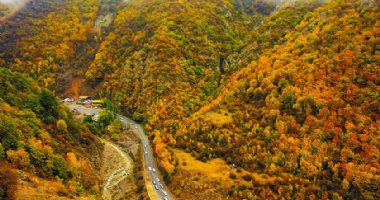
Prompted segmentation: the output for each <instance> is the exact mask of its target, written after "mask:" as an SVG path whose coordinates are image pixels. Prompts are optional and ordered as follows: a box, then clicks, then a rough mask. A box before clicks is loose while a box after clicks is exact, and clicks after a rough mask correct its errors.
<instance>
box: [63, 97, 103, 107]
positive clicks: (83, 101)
mask: <svg viewBox="0 0 380 200" xmlns="http://www.w3.org/2000/svg"><path fill="white" fill-rule="evenodd" d="M62 102H68V103H73V102H75V103H76V104H80V105H87V106H92V107H98V108H100V107H103V106H104V100H102V99H96V100H93V99H92V98H91V97H90V96H79V97H78V98H77V99H74V98H69V97H68V98H65V99H63V100H62Z"/></svg>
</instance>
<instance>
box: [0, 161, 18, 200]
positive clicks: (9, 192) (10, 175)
mask: <svg viewBox="0 0 380 200" xmlns="http://www.w3.org/2000/svg"><path fill="white" fill-rule="evenodd" d="M17 179H18V178H17V174H16V173H14V172H13V171H12V169H11V168H10V167H9V166H8V164H7V163H0V199H9V200H13V199H15V191H16V189H17V188H16V187H17Z"/></svg>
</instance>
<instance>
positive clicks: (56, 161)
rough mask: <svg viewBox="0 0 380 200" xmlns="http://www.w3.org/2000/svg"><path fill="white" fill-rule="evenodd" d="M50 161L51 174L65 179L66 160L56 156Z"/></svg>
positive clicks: (66, 173)
mask: <svg viewBox="0 0 380 200" xmlns="http://www.w3.org/2000/svg"><path fill="white" fill-rule="evenodd" d="M52 161H53V174H54V175H56V176H59V177H60V178H62V179H66V178H67V175H68V172H67V163H66V160H65V159H64V158H63V157H62V156H60V155H58V156H53V158H52Z"/></svg>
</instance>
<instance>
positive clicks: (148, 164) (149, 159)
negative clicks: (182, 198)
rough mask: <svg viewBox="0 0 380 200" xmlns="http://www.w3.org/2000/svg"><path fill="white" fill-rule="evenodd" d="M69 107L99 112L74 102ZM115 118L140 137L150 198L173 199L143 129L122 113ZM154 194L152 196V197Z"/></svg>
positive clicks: (94, 112) (94, 113) (81, 110)
mask: <svg viewBox="0 0 380 200" xmlns="http://www.w3.org/2000/svg"><path fill="white" fill-rule="evenodd" d="M68 106H69V108H71V109H77V110H78V111H79V112H80V113H84V114H87V115H97V114H99V112H100V111H102V110H101V109H94V108H88V107H84V106H81V105H76V104H68ZM117 118H118V119H119V120H120V121H122V122H123V123H124V125H126V126H127V127H130V128H131V130H133V131H134V132H135V133H136V134H137V136H138V137H139V138H140V140H141V143H142V147H143V154H144V161H145V164H144V170H145V172H147V173H145V174H148V175H149V179H150V181H148V180H149V179H147V178H146V179H145V180H146V181H145V184H146V187H147V190H148V193H149V196H150V198H151V199H162V200H171V199H174V198H173V197H172V195H171V193H170V192H168V191H169V190H168V189H167V186H166V185H165V183H164V182H163V180H162V179H161V178H160V177H161V176H160V173H159V171H158V170H157V167H156V163H155V162H154V156H153V151H152V148H151V146H150V144H149V140H148V137H147V136H146V135H145V133H144V129H143V128H142V127H141V126H140V125H139V124H138V123H136V122H135V121H133V120H131V119H128V118H126V117H124V116H122V115H117ZM148 184H149V186H148ZM152 188H153V189H152ZM152 192H154V193H155V195H152V194H151V193H152ZM153 196H154V197H153Z"/></svg>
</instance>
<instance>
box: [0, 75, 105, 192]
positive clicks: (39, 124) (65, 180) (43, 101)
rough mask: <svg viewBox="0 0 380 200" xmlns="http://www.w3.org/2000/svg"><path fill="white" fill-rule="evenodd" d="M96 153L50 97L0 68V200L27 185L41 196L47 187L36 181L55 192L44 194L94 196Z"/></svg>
mask: <svg viewBox="0 0 380 200" xmlns="http://www.w3.org/2000/svg"><path fill="white" fill-rule="evenodd" d="M97 148H101V144H100V143H99V142H97V141H96V139H95V138H94V137H93V136H91V135H90V133H89V132H88V130H86V129H82V128H81V127H80V126H79V124H78V123H77V122H76V121H75V120H74V119H73V117H72V115H71V113H70V111H69V110H68V109H66V108H65V107H64V106H63V105H62V104H60V103H59V102H58V100H57V99H56V98H55V97H54V96H53V94H52V93H51V92H49V91H48V90H46V89H43V88H40V87H39V86H38V85H37V83H36V82H35V81H33V80H32V79H31V78H28V77H26V76H25V75H22V74H19V73H16V72H11V71H10V70H8V69H5V68H0V176H1V177H2V178H1V179H0V186H1V187H0V198H1V199H2V198H5V199H13V197H14V195H16V196H17V193H18V192H25V191H17V189H18V188H21V187H22V188H24V187H27V185H34V186H33V187H34V188H40V190H41V192H42V189H41V188H46V187H48V186H46V185H40V182H39V180H41V181H44V182H45V181H47V182H49V184H51V186H54V187H55V189H56V190H57V191H58V192H57V193H58V194H56V193H51V194H50V195H57V196H58V195H61V196H66V197H68V198H70V197H74V196H77V195H78V196H79V195H85V196H88V195H99V181H100V180H99V178H97V174H95V172H94V168H95V167H96V165H95V163H96V162H97V159H99V156H100V155H98V153H97V152H98V151H97V150H96V149H97ZM90 154H91V156H90ZM16 172H17V173H16ZM35 176H37V177H38V178H36V177H35ZM17 182H18V183H17ZM9 184H12V185H9ZM15 193H16V194H15ZM27 196H29V197H30V198H31V199H33V198H34V197H36V196H37V197H38V194H28V195H27Z"/></svg>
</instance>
